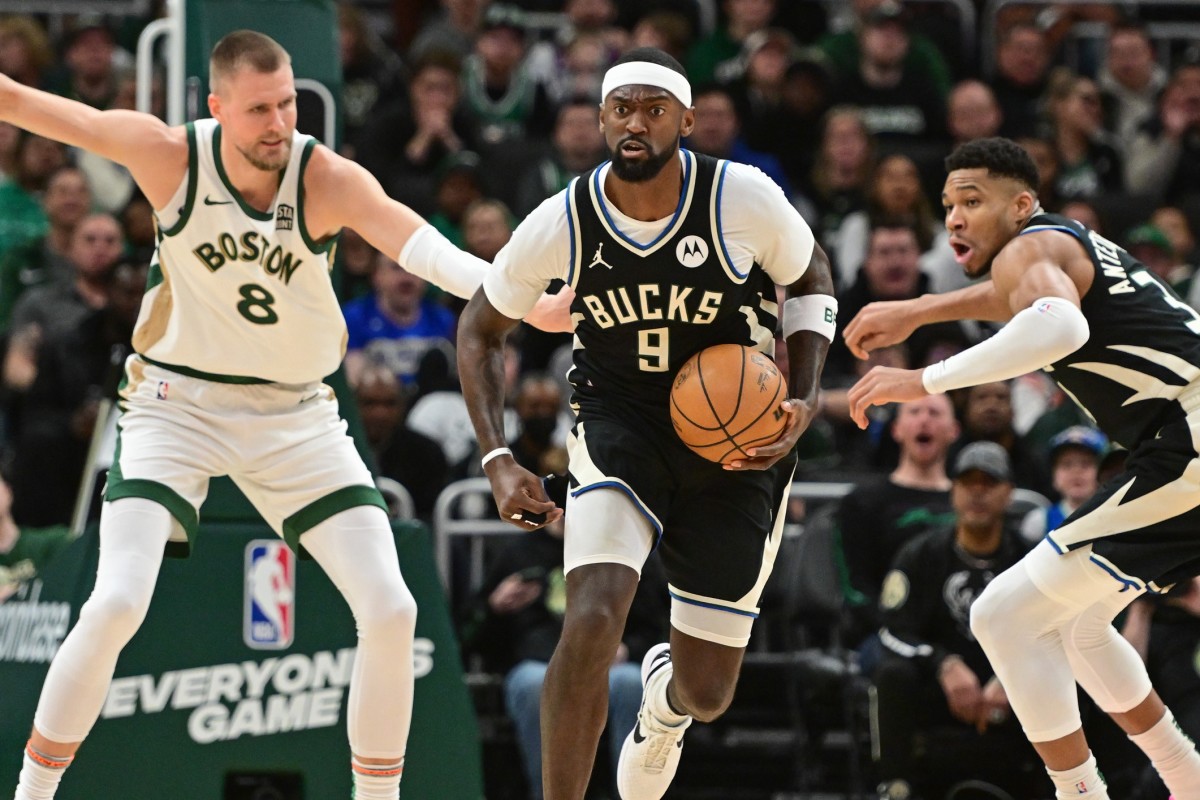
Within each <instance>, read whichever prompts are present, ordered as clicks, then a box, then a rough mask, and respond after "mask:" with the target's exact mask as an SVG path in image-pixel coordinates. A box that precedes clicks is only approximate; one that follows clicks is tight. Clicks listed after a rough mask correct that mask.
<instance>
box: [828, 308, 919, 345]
mask: <svg viewBox="0 0 1200 800" xmlns="http://www.w3.org/2000/svg"><path fill="white" fill-rule="evenodd" d="M917 302H918V301H917V300H888V301H884V302H879V303H868V304H867V305H865V306H863V309H862V310H861V311H859V312H858V313H857V314H855V315H854V319H852V320H850V324H849V325H847V326H846V329H845V330H844V331H842V338H843V339H845V340H846V347H848V348H850V352H851V353H853V354H854V357H855V358H862V359H865V358H866V357H867V354H868V353H870V352H871V351H872V350H878V349H879V348H881V347H890V346H892V345H894V344H899V343H900V342H903V341H904V340H905V339H907V338H908V337H909V336H911V335H912V332H913V331H915V330H916V329H917V328H919V327H920V326H921V321H920V318H919V317H918V315H917Z"/></svg>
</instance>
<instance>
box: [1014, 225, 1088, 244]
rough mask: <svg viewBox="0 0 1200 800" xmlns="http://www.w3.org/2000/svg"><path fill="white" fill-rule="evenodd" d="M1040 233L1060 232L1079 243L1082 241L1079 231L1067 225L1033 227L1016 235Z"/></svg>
mask: <svg viewBox="0 0 1200 800" xmlns="http://www.w3.org/2000/svg"><path fill="white" fill-rule="evenodd" d="M1042 231H1060V232H1062V233H1069V234H1071V235H1072V236H1074V237H1075V238H1076V239H1078V240H1079V241H1081V242H1082V241H1083V236H1081V235H1080V233H1079V231H1077V230H1075V229H1074V228H1071V227H1069V226H1067V225H1033V226H1031V227H1028V228H1025V229H1024V230H1023V231H1021V232H1020V233H1018V234H1017V236H1024V235H1025V234H1027V233H1041V232H1042Z"/></svg>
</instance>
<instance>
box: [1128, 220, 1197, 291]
mask: <svg viewBox="0 0 1200 800" xmlns="http://www.w3.org/2000/svg"><path fill="white" fill-rule="evenodd" d="M1121 244H1123V245H1124V246H1125V249H1126V250H1128V251H1129V254H1130V255H1132V256H1133V257H1134V258H1136V259H1137V260H1138V261H1140V262H1142V263H1143V264H1145V265H1146V268H1147V269H1149V270H1150V271H1151V272H1153V273H1154V274H1155V275H1157V276H1158V277H1159V278H1161V279H1162V280H1163V282H1164V283H1166V284H1167V285H1168V286H1170V287H1171V288H1172V289H1174V290H1175V291H1176V292H1177V293H1179V294H1180V295H1186V294H1187V291H1188V281H1189V280H1190V278H1191V277H1192V274H1191V271H1190V267H1189V266H1188V265H1187V264H1184V263H1183V262H1182V261H1181V260H1180V258H1179V256H1178V254H1177V253H1176V252H1175V247H1174V245H1172V244H1171V240H1170V239H1169V238H1168V237H1167V235H1166V234H1165V233H1163V232H1162V230H1161V229H1159V228H1158V227H1157V226H1155V225H1154V224H1152V223H1149V222H1145V223H1142V224H1141V225H1138V226H1136V227H1134V228H1131V229H1130V230H1128V231H1126V233H1125V235H1124V236H1123V237H1122V238H1121Z"/></svg>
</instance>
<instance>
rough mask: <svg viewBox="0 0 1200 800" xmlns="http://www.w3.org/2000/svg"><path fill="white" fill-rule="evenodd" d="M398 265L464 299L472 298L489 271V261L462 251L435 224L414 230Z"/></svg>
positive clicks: (398, 258)
mask: <svg viewBox="0 0 1200 800" xmlns="http://www.w3.org/2000/svg"><path fill="white" fill-rule="evenodd" d="M396 262H397V263H398V264H400V266H402V267H404V268H405V269H406V270H408V271H409V272H411V273H412V274H413V275H416V276H417V277H418V278H424V279H425V280H427V281H429V282H430V283H432V284H434V285H436V286H439V287H441V288H442V289H445V290H446V291H447V292H450V294H452V295H455V296H457V297H461V298H463V299H464V300H470V299H471V295H473V294H475V290H476V289H478V288H479V285H480V284H481V283H483V276H484V275H485V274H487V271H488V263H487V262H486V261H484V260H483V259H481V258H478V257H476V256H473V255H471V254H470V253H467V252H464V251H462V250H459V249H458V248H457V247H455V246H454V245H453V244H451V243H450V240H449V239H447V238H446V237H445V236H442V234H441V233H439V232H438V230H437V228H435V227H433V226H432V225H422V226H421V227H419V228H417V229H416V230H415V231H413V235H412V236H409V237H408V241H407V242H405V243H404V247H403V249H401V250H400V254H399V255H398V256H397V257H396Z"/></svg>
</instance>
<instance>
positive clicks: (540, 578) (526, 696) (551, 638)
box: [463, 520, 668, 800]
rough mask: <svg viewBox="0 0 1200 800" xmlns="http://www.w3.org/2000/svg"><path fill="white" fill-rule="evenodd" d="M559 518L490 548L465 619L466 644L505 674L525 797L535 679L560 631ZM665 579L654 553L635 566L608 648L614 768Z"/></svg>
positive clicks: (537, 787)
mask: <svg viewBox="0 0 1200 800" xmlns="http://www.w3.org/2000/svg"><path fill="white" fill-rule="evenodd" d="M566 596H567V592H566V579H565V577H564V575H563V523H562V520H559V521H558V522H555V523H552V524H551V525H548V526H547V527H545V528H542V529H540V530H536V531H533V532H531V533H529V534H526V535H522V536H520V537H518V538H517V539H516V540H515V541H514V542H513V543H512V544H510V545H508V546H507V547H506V548H504V549H503V550H501V551H500V553H499V554H497V557H496V560H495V563H493V564H492V567H491V570H490V571H489V575H488V577H487V579H486V580H485V581H484V584H483V587H482V588H481V589H480V591H479V594H478V597H477V599H476V601H475V604H474V613H473V614H472V615H471V618H470V620H469V621H468V623H467V624H466V626H465V630H464V633H463V639H464V641H465V642H466V648H467V649H468V650H475V651H478V652H481V653H482V654H484V655H485V656H487V661H488V664H489V666H490V667H491V668H493V669H498V670H500V671H502V672H504V673H505V677H504V700H505V708H506V710H507V711H508V715H509V717H510V718H511V719H512V721H513V725H514V727H515V728H516V734H517V746H518V748H519V750H520V752H521V759H522V764H523V766H524V768H525V774H526V776H527V778H528V780H529V787H530V795H529V796H530V797H532V798H535V800H541V798H542V796H543V795H542V780H541V775H542V767H541V761H542V756H541V727H540V723H539V719H540V708H541V693H542V683H543V682H544V680H545V676H546V668H547V666H548V665H549V662H550V656H551V655H552V654H553V652H554V646H555V644H556V643H557V642H558V638H559V635H560V634H561V632H562V618H563V613H564V611H565V609H566ZM666 597H667V592H666V581H665V579H664V578H663V576H662V571H661V567H660V566H658V562H657V560H656V559H653V558H652V559H650V560H649V561H647V563H646V567H645V568H643V571H642V578H641V580H640V581H639V582H638V586H637V593H636V594H635V595H634V598H633V604H632V605H631V606H630V611H629V617H628V619H627V620H626V623H625V632H624V635H623V636H622V637H621V644H620V646H619V647H618V648H617V652H615V653H613V654H612V666H611V667H610V668H609V680H608V722H607V725H608V731H609V754H610V757H611V762H610V767H611V769H613V770H614V771H615V770H616V765H617V760H618V757H619V755H620V752H621V744H622V742H623V740H624V735H623V734H624V732H625V731H626V730H627V729H632V728H633V725H634V720H635V718H636V717H637V713H638V708H639V706H640V705H641V696H642V681H641V669H640V667H639V664H640V663H641V659H642V657H643V656H644V655H645V654H646V651H647V650H648V649H649V648H650V646H651V645H653V644H654V643H655V642H658V641H661V640H662V638H663V637H664V636H665V635H666V631H665V629H664V626H663V625H662V620H664V619H666V617H667V616H668V615H667V614H666V610H667V604H666Z"/></svg>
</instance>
